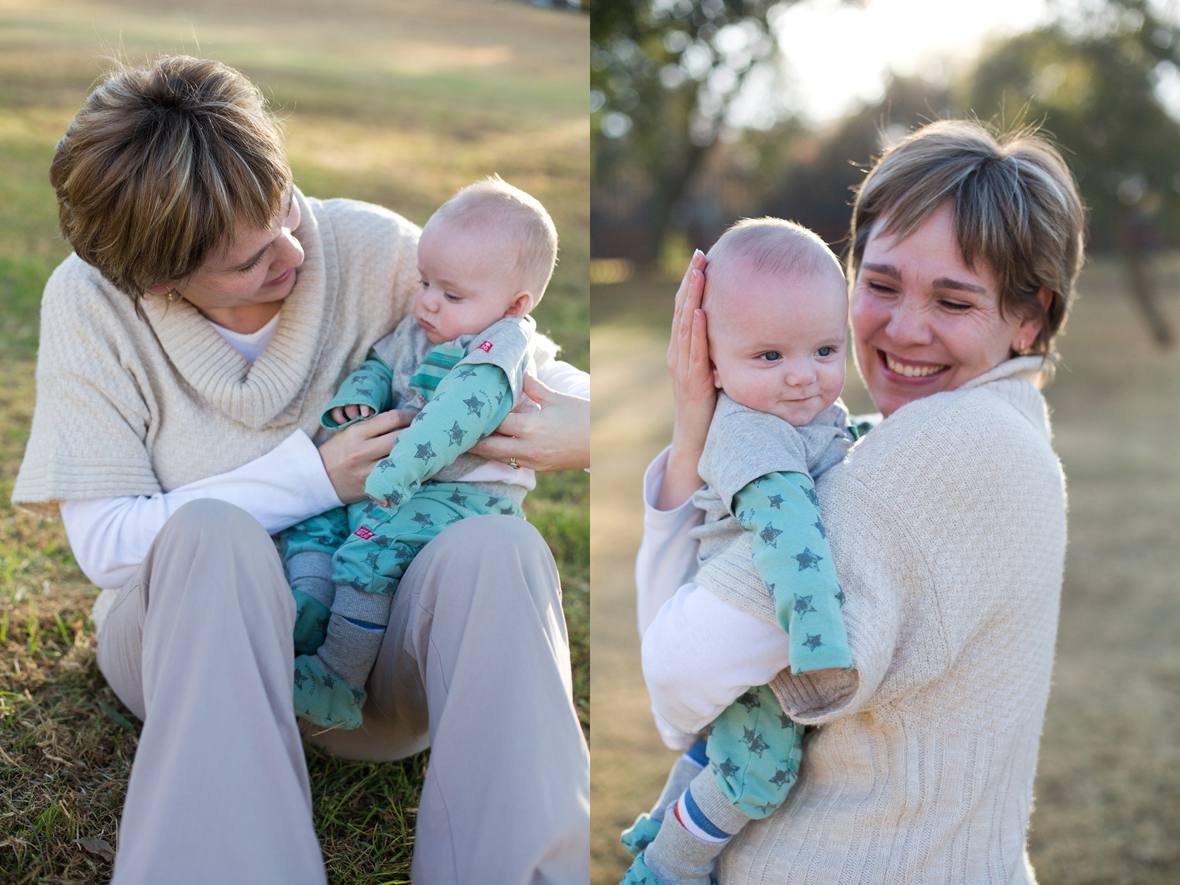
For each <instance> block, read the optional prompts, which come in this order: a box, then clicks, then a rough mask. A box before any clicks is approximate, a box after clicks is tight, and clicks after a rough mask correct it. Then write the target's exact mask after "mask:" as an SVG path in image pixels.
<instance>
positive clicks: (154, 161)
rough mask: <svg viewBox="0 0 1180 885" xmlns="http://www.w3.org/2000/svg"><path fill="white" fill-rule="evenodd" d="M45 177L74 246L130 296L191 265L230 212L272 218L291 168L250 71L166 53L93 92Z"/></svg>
mask: <svg viewBox="0 0 1180 885" xmlns="http://www.w3.org/2000/svg"><path fill="white" fill-rule="evenodd" d="M49 179H50V181H51V182H52V183H53V187H54V190H56V191H57V205H58V213H59V216H60V219H61V229H62V233H63V234H64V235H65V238H66V239H67V240H68V241H69V243H70V245H71V246H73V247H74V251H75V252H77V253H78V256H79V257H80V258H82V259H83V260H84V261H86V262H88V263H89V264H92V265H94V266H95V267H96V268H98V270H99V271H101V272H102V274H103V276H105V277H106V278H107V279H108V280H110V281H111V282H112V283H113V284H114V285H116V286H117V287H119V288H120V289H122V290H123V291H125V292H127V293H129V294H130V295H132V296H133V297H135V298H136V300H137V304H138V299H139V298H141V297H142V296H143V295H144V293H145V292H146V291H147V290H148V288H149V287H151V286H156V285H159V284H161V283H167V282H173V281H177V280H183V279H185V278H186V277H188V276H189V275H190V274H192V273H193V271H195V270H196V269H197V268H198V267H200V265H201V264H202V263H203V262H204V260H205V258H206V257H207V256H208V255H209V254H210V253H211V252H212V251H213V250H214V249H215V248H217V247H218V246H219V245H221V244H224V243H228V242H230V241H232V238H233V236H234V229H235V227H236V226H237V224H238V223H239V222H243V223H245V224H248V225H251V226H255V227H266V226H267V225H268V224H270V223H271V221H272V220H273V218H274V215H275V213H276V212H277V211H278V209H279V206H280V203H281V201H282V196H283V193H284V191H285V190H286V188H287V187H288V185H289V184H290V182H291V170H290V167H289V166H288V165H287V157H286V153H285V152H284V150H283V144H282V136H281V132H280V129H279V125H278V122H277V121H276V120H275V118H274V117H272V116H271V115H270V114H269V113H268V112H267V110H266V106H265V102H264V100H263V98H262V95H261V93H259V91H258V89H257V88H256V87H255V86H254V84H253V83H251V82H250V81H249V80H247V79H246V78H245V77H244V76H243V75H242V74H240V73H238V72H237V71H235V70H234V69H233V68H231V67H228V66H226V65H224V64H222V63H221V62H217V61H210V60H207V59H198V58H190V57H188V56H165V57H162V58H159V59H157V60H155V61H154V62H152V63H150V64H148V65H146V66H144V67H119V68H118V69H116V70H115V71H113V72H112V73H111V74H109V75H108V76H107V78H106V79H105V80H103V82H102V83H101V84H99V86H98V87H96V88H95V89H94V91H93V92H91V93H90V96H89V97H88V98H87V99H86V103H85V104H84V105H83V106H82V109H81V110H80V111H78V113H77V115H76V116H75V117H74V119H73V120H72V121H71V122H70V125H69V128H68V129H66V134H65V136H64V137H63V138H62V140H61V141H60V142H58V145H57V151H56V153H55V154H54V157H53V164H52V166H51V167H50V172H49Z"/></svg>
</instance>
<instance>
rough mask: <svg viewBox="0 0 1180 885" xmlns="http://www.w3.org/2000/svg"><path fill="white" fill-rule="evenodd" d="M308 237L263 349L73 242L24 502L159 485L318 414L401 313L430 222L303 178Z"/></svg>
mask: <svg viewBox="0 0 1180 885" xmlns="http://www.w3.org/2000/svg"><path fill="white" fill-rule="evenodd" d="M296 199H298V200H299V201H300V208H301V210H302V218H303V221H302V223H301V224H300V226H299V228H298V230H297V231H296V233H295V235H296V237H297V238H298V239H299V241H300V243H301V244H302V245H303V248H304V250H305V253H306V257H305V260H304V262H303V266H302V267H301V268H300V270H299V276H298V279H297V281H296V283H295V288H294V290H293V291H292V293H291V294H290V295H289V296H288V297H287V299H286V301H285V302H284V304H283V309H282V311H281V312H280V314H279V325H278V328H277V329H276V330H275V334H274V338H273V339H272V340H271V343H270V344H269V346H268V347H267V348H266V350H265V351H264V352H263V353H262V355H261V356H260V357H259V358H258V360H257V361H256V362H254V363H253V364H251V363H249V362H247V361H246V360H245V358H243V357H242V356H241V355H240V354H239V353H238V352H237V351H236V350H234V348H233V347H232V346H231V345H230V344H229V343H228V342H226V341H225V340H224V339H223V338H222V337H221V336H220V335H218V334H217V332H216V330H215V329H214V328H213V327H212V325H210V323H209V322H208V320H206V319H205V317H204V316H203V315H202V314H200V313H199V312H198V311H197V310H196V308H194V307H193V306H192V305H190V304H188V302H186V301H183V300H180V301H176V302H175V303H172V304H169V303H168V302H167V301H166V300H165V299H162V298H152V297H148V298H147V299H145V301H144V310H145V312H146V314H147V320H146V322H145V321H144V320H143V319H141V318H139V317H138V316H136V314H135V310H134V307H133V304H132V300H131V298H130V297H129V296H128V295H126V294H125V293H123V292H120V291H118V290H117V289H115V288H114V287H113V286H112V285H111V284H110V283H108V282H107V281H106V280H105V279H103V277H102V275H101V274H99V272H98V271H97V270H95V269H94V268H93V267H91V266H90V265H88V264H86V263H85V262H83V261H82V260H81V259H79V258H78V257H77V256H75V255H71V256H70V257H69V258H67V259H66V260H65V261H64V262H62V264H61V265H60V266H59V267H58V268H57V270H55V271H54V273H53V276H51V277H50V279H49V282H48V283H47V284H46V286H45V294H44V297H43V300H42V307H41V342H40V349H39V351H38V354H37V403H36V409H35V411H34V413H33V427H32V431H31V433H30V436H29V442H28V446H27V448H26V449H25V457H24V462H23V463H22V464H21V468H20V473H19V475H18V476H17V480H16V485H15V488H14V490H13V493H12V500H13V502H14V503H26V504H49V503H53V502H57V501H65V500H81V499H87V498H102V497H113V496H119V495H153V494H156V493H157V492H161V491H163V492H167V491H170V490H172V489H174V488H177V487H178V486H182V485H185V484H187V483H190V482H194V481H196V480H198V479H202V478H205V477H207V476H212V475H216V474H220V473H224V472H226V471H229V470H232V469H234V468H235V467H238V466H240V465H242V464H244V463H246V462H248V461H252V460H254V459H255V458H257V457H259V456H260V455H263V454H264V453H266V452H269V451H270V450H272V449H274V448H275V447H276V446H278V445H279V443H281V442H282V441H283V440H284V439H285V438H286V437H288V436H289V435H290V434H291V433H292V432H294V431H295V430H297V429H302V430H303V431H305V432H306V433H307V435H308V436H310V437H312V438H313V439H316V438H317V437H319V436H320V435H321V434H322V433H323V431H321V429H320V426H319V415H320V411H321V410H322V409H323V404H324V403H326V402H328V401H329V400H330V399H331V398H332V395H333V394H334V393H335V391H336V388H337V386H338V385H339V383H340V381H341V380H342V379H343V378H344V376H345V375H346V374H347V372H348V370H349V369H350V368H352V367H354V366H357V365H359V364H360V362H361V361H362V360H363V359H364V356H365V354H366V352H367V351H368V349H369V347H370V346H371V345H372V344H373V342H375V341H376V340H377V339H378V338H380V337H381V336H382V335H384V334H386V333H387V332H388V331H389V330H390V329H392V328H393V326H394V325H395V323H396V322H397V321H398V320H399V319H400V318H401V316H402V315H403V314H404V313H405V311H406V309H407V306H408V304H409V303H410V299H411V297H412V295H413V292H414V289H415V286H416V285H417V282H418V271H417V244H418V228H417V227H416V226H414V225H413V224H411V223H410V222H408V221H406V220H405V219H404V218H401V217H400V216H398V215H395V214H394V213H393V212H390V211H389V210H387V209H383V208H381V207H379V206H374V205H371V204H368V203H360V202H356V201H353V200H328V201H323V202H321V201H319V200H315V199H308V198H305V197H304V196H303V195H302V194H300V193H298V192H296Z"/></svg>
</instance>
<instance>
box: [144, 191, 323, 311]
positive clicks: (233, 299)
mask: <svg viewBox="0 0 1180 885" xmlns="http://www.w3.org/2000/svg"><path fill="white" fill-rule="evenodd" d="M300 220H301V218H300V214H299V204H298V203H297V202H296V201H295V197H294V194H293V191H292V190H291V189H288V190H287V193H286V195H285V196H284V197H283V204H282V206H281V208H280V209H279V213H278V215H276V216H275V218H274V219H273V220H272V221H271V223H270V225H269V226H268V227H265V228H254V227H246V226H242V227H240V228H239V229H238V231H237V234H236V236H235V237H234V240H233V242H231V243H229V244H227V245H226V246H225V247H224V248H222V249H218V250H215V251H214V253H213V254H212V255H210V256H209V257H208V258H206V259H205V263H204V264H202V265H201V266H200V267H199V268H198V269H197V270H196V271H195V272H194V273H193V274H192V276H190V277H189V278H188V279H187V280H183V281H181V282H178V283H173V284H172V285H171V286H161V287H157V288H160V289H162V290H163V291H165V292H166V291H167V290H168V289H169V288H172V289H175V290H176V291H177V292H178V293H179V294H180V295H181V296H182V297H183V298H184V299H185V300H187V301H188V302H190V303H191V304H192V305H193V306H194V307H196V308H197V309H198V310H199V311H201V313H203V314H205V316H207V317H208V318H209V319H211V320H213V321H214V322H215V323H220V324H221V325H224V326H227V327H229V328H234V327H235V326H238V325H241V324H242V323H241V322H240V320H241V318H242V317H249V316H252V315H255V314H257V313H258V312H259V310H260V309H261V310H262V312H263V313H269V315H270V316H273V315H274V313H275V312H276V311H277V309H278V308H277V305H278V304H279V303H280V302H281V301H282V300H283V299H284V298H286V297H287V296H288V295H290V294H291V290H292V289H293V288H294V287H295V275H296V270H297V268H298V267H299V266H300V265H301V264H303V246H302V245H300V243H299V241H298V240H297V239H295V236H294V234H295V231H296V230H298V228H299V222H300ZM153 291H155V289H153ZM263 305H271V307H270V308H269V310H267V309H266V308H263V307H261V306H263ZM267 318H268V319H269V317H267ZM247 325H250V323H247ZM239 331H252V330H250V329H244V330H239Z"/></svg>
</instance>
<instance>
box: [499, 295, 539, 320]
mask: <svg viewBox="0 0 1180 885" xmlns="http://www.w3.org/2000/svg"><path fill="white" fill-rule="evenodd" d="M532 304H533V293H532V292H517V293H516V295H514V296H513V298H512V303H511V304H510V305H508V310H507V311H505V312H504V316H506V317H522V316H524V315H525V314H527V313H528V312H529V308H530V307H532Z"/></svg>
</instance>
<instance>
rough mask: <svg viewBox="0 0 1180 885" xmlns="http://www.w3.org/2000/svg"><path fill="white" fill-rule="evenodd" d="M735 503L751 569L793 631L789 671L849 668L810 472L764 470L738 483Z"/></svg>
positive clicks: (840, 596) (838, 596)
mask: <svg viewBox="0 0 1180 885" xmlns="http://www.w3.org/2000/svg"><path fill="white" fill-rule="evenodd" d="M733 504H734V511H735V515H736V516H737V519H738V522H739V523H740V524H741V527H742V528H743V529H744V530H745V531H747V532H749V533H750V535H751V539H750V541H751V546H752V548H753V553H754V567H755V568H756V569H757V570H758V574H759V575H760V576H761V577H762V580H763V582H764V583H765V584H766V587H767V589H768V590H769V591H770V594H771V596H772V597H773V598H774V609H775V612H776V614H777V615H778V622H779V624H780V625H781V626H782V628H783V629H784V630H786V631H787V633H788V635H789V636H790V640H791V669H792V671H794V672H796V673H807V672H810V671H813V670H823V669H827V668H831V667H851V666H852V654H851V652H850V651H849V648H848V635H847V632H846V631H845V628H844V618H843V616H842V614H841V609H842V608H843V607H844V593H843V591H842V590H841V589H840V581H839V579H838V578H837V577H836V570H835V567H834V566H833V563H832V550H831V547H830V545H829V544H828V537H827V531H826V530H825V529H824V524H823V520H822V519H821V518H820V512H819V497H818V496H817V495H816V493H815V484H814V483H813V482H812V481H811V477H810V476H808V475H807V474H806V473H796V472H793V471H790V472H788V471H780V472H775V473H769V474H767V475H765V476H761V477H759V478H758V479H756V480H754V481H753V482H751V483H750V484H748V485H746V486H745V487H744V488H742V489H741V490H740V491H739V492H738V493H737V495H736V496H735V497H734V499H733Z"/></svg>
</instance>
